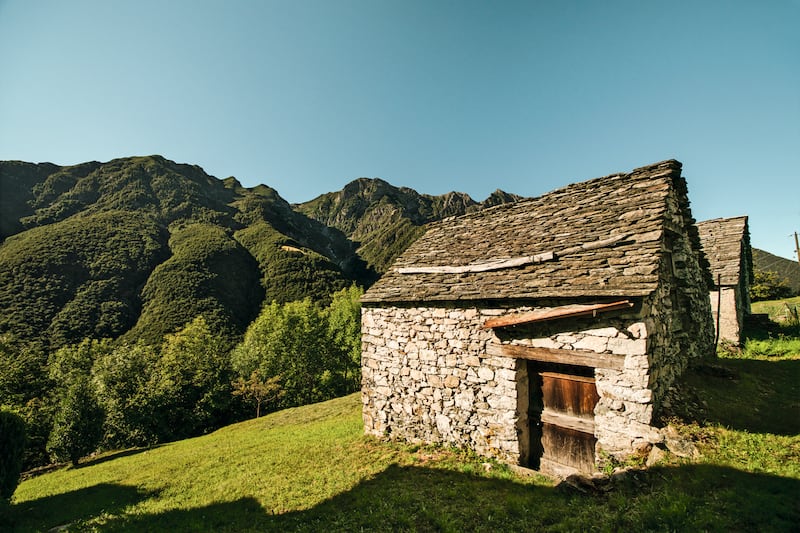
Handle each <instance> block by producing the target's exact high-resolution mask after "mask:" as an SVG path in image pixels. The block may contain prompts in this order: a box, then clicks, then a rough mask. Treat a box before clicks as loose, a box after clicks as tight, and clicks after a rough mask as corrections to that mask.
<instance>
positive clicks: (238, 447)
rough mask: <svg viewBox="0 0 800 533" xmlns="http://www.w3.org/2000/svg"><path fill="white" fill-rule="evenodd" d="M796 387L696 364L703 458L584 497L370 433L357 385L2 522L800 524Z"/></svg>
mask: <svg viewBox="0 0 800 533" xmlns="http://www.w3.org/2000/svg"><path fill="white" fill-rule="evenodd" d="M798 383H800V357H795V356H788V357H778V358H774V357H773V358H764V359H738V358H720V359H719V360H718V361H716V362H714V363H713V364H712V365H706V366H704V367H701V368H699V369H697V370H695V371H692V372H691V373H690V374H689V375H688V376H687V379H686V381H685V385H684V386H685V387H687V388H688V390H691V391H692V394H693V395H694V396H693V397H694V398H696V399H697V402H698V404H699V405H700V408H699V409H698V410H697V412H694V413H692V414H691V415H688V414H687V415H686V416H685V417H684V419H685V420H683V421H682V422H680V423H679V430H680V431H681V432H682V433H683V434H684V435H687V436H690V437H691V438H692V439H693V440H694V441H695V443H696V444H697V446H698V447H699V448H700V450H701V452H702V457H701V458H700V459H698V460H696V461H694V462H688V461H687V460H680V459H677V458H674V457H673V458H668V460H667V461H665V462H664V463H663V464H661V465H659V466H656V467H653V468H651V469H649V470H630V471H627V472H625V473H621V474H618V475H616V476H614V477H613V478H612V480H611V482H610V483H609V484H608V485H607V486H606V487H604V488H603V490H596V491H586V492H582V491H579V490H576V489H574V488H572V487H569V486H567V485H560V486H559V485H556V484H555V483H554V482H552V481H551V480H549V479H547V478H544V477H540V476H532V477H522V476H519V475H517V474H515V473H513V472H512V471H511V470H510V469H509V468H508V467H506V466H504V465H499V464H495V463H491V462H488V461H486V460H485V459H483V458H480V457H476V456H474V455H472V454H469V453H466V452H461V451H457V450H451V449H444V448H436V447H414V446H410V445H403V444H399V443H382V442H379V441H377V440H374V439H372V438H368V437H365V436H363V435H362V422H361V414H360V409H361V403H360V396H359V395H357V394H356V395H351V396H347V397H345V398H339V399H336V400H332V401H329V402H325V403H321V404H316V405H310V406H305V407H301V408H295V409H289V410H286V411H281V412H278V413H274V414H271V415H268V416H265V417H262V418H260V419H257V420H250V421H248V422H244V423H240V424H236V425H232V426H229V427H226V428H223V429H221V430H219V431H217V432H215V433H212V434H210V435H206V436H203V437H199V438H195V439H189V440H185V441H180V442H175V443H171V444H166V445H163V446H159V447H156V448H153V449H141V450H127V451H123V452H119V453H117V454H111V455H107V456H103V457H99V458H95V459H94V460H90V461H87V462H86V463H85V464H82V465H81V466H80V467H78V468H71V467H66V468H63V469H61V470H58V471H54V472H50V473H47V474H43V475H41V476H38V477H34V478H31V479H27V480H26V481H24V482H22V483H21V484H20V486H19V487H18V489H17V491H16V493H15V494H14V497H13V499H12V502H11V505H10V506H6V507H5V508H0V513H2V516H0V531H48V530H50V529H51V528H54V527H59V526H67V528H66V529H67V530H74V531H85V530H102V531H248V530H249V531H314V532H317V531H359V530H373V531H374V530H378V531H453V532H456V531H534V530H548V531H587V530H596V531H702V530H708V531H796V530H797V525H798V524H800V435H799V434H800V392H799V391H798Z"/></svg>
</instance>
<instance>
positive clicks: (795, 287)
mask: <svg viewBox="0 0 800 533" xmlns="http://www.w3.org/2000/svg"><path fill="white" fill-rule="evenodd" d="M753 267H754V268H756V269H758V270H763V271H765V272H777V273H778V277H780V278H781V279H785V280H786V281H788V282H789V283H788V284H789V287H791V288H792V291H794V293H795V294H800V264H798V263H797V261H791V260H789V259H785V258H783V257H779V256H777V255H772V254H771V253H769V252H765V251H764V250H759V249H758V248H753Z"/></svg>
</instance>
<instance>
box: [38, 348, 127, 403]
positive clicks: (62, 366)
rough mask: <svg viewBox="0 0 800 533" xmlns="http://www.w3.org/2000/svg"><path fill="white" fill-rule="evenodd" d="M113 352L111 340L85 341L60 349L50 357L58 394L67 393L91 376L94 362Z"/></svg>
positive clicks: (49, 364)
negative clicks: (59, 391) (71, 387)
mask: <svg viewBox="0 0 800 533" xmlns="http://www.w3.org/2000/svg"><path fill="white" fill-rule="evenodd" d="M112 350H113V344H112V342H111V340H110V339H103V340H101V341H98V340H94V339H84V340H83V341H81V342H80V343H78V344H71V345H68V346H64V347H62V348H59V349H58V350H56V351H55V352H54V353H52V354H51V355H50V358H49V361H48V365H47V366H48V369H49V374H50V380H51V381H52V382H53V383H54V384H55V385H56V387H57V389H56V392H58V390H59V389H60V390H61V391H62V392H64V391H66V390H67V389H68V388H69V387H70V385H72V383H73V382H75V381H76V380H78V379H82V378H84V377H88V376H89V375H90V374H91V371H92V366H93V365H94V361H95V360H96V359H98V358H100V357H102V356H103V355H105V354H107V353H109V352H111V351H112Z"/></svg>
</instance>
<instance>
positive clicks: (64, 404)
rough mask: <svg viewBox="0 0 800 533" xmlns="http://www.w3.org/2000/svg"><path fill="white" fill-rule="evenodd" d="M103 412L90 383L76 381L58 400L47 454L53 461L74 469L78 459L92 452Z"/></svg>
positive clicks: (84, 380) (100, 433) (77, 379)
mask: <svg viewBox="0 0 800 533" xmlns="http://www.w3.org/2000/svg"><path fill="white" fill-rule="evenodd" d="M103 418H104V417H103V410H102V408H101V407H100V405H99V404H98V402H97V398H96V397H95V394H94V390H93V388H92V384H91V381H90V380H89V378H88V377H86V376H80V377H76V378H75V379H74V380H73V381H72V383H71V384H70V386H69V388H68V389H67V392H66V394H65V395H64V397H63V398H62V399H61V402H60V403H59V406H58V409H57V411H56V415H55V419H54V420H53V431H52V432H51V433H50V438H49V439H48V441H47V451H48V452H49V453H50V456H51V457H52V459H53V460H55V461H67V460H69V461H70V462H71V463H72V464H73V466H77V464H78V461H79V460H80V458H81V457H84V456H85V455H87V454H89V453H91V452H93V451H94V450H95V449H96V448H97V445H98V444H99V443H100V439H101V437H102V436H103Z"/></svg>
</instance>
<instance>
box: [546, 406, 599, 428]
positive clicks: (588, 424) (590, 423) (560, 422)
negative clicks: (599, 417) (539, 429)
mask: <svg viewBox="0 0 800 533" xmlns="http://www.w3.org/2000/svg"><path fill="white" fill-rule="evenodd" d="M541 420H542V422H543V423H545V424H553V425H554V426H558V427H562V428H567V429H574V430H576V431H583V432H584V433H591V434H594V420H593V419H590V418H580V417H577V416H569V415H566V414H562V413H557V412H555V411H550V410H547V409H545V410H544V411H542V418H541Z"/></svg>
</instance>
